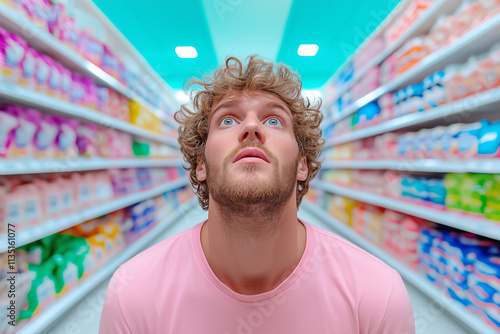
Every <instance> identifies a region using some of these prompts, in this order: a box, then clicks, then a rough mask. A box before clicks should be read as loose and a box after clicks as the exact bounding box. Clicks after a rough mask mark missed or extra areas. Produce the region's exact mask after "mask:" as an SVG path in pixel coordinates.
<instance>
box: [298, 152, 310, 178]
mask: <svg viewBox="0 0 500 334" xmlns="http://www.w3.org/2000/svg"><path fill="white" fill-rule="evenodd" d="M308 171H309V169H308V168H307V158H306V157H302V158H301V159H300V161H299V166H298V167H297V180H298V181H305V180H306V179H307V173H308Z"/></svg>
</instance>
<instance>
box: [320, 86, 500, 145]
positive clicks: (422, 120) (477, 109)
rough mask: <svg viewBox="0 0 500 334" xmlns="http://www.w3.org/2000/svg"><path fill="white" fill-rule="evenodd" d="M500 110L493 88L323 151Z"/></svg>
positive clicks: (367, 130)
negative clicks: (381, 135) (390, 133)
mask: <svg viewBox="0 0 500 334" xmlns="http://www.w3.org/2000/svg"><path fill="white" fill-rule="evenodd" d="M499 108H500V88H495V89H491V90H487V91H485V92H481V93H478V94H475V95H472V96H469V97H467V98H465V99H463V100H460V101H457V102H453V103H448V104H444V105H442V106H440V107H436V108H433V109H429V110H427V111H425V112H421V113H414V114H409V115H404V116H400V117H397V118H394V119H391V120H389V121H387V122H384V123H381V124H378V125H374V126H370V127H368V128H365V129H360V130H356V131H353V132H351V133H348V134H345V135H341V136H338V137H335V138H333V139H332V140H329V141H328V142H327V143H326V144H325V147H324V148H325V149H326V148H328V147H331V146H335V145H339V144H343V143H348V142H351V141H354V140H358V139H362V138H368V137H372V136H376V135H379V134H383V133H386V132H391V131H395V130H401V129H405V128H410V127H413V126H416V125H426V124H433V125H436V123H457V122H458V123H467V122H468V121H469V120H468V119H469V118H471V117H473V116H479V115H482V114H484V115H487V114H488V113H491V112H492V111H495V110H498V109H499Z"/></svg>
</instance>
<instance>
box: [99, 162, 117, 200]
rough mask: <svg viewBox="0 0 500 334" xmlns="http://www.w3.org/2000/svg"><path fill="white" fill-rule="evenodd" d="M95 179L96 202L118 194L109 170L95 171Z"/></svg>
mask: <svg viewBox="0 0 500 334" xmlns="http://www.w3.org/2000/svg"><path fill="white" fill-rule="evenodd" d="M118 172H119V170H118ZM94 180H95V201H96V202H103V201H107V200H110V199H112V198H113V197H114V196H115V195H116V194H115V193H114V191H113V183H112V175H111V172H110V171H109V170H107V171H102V172H97V173H95V174H94Z"/></svg>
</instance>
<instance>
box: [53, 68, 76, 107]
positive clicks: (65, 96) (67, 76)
mask: <svg viewBox="0 0 500 334" xmlns="http://www.w3.org/2000/svg"><path fill="white" fill-rule="evenodd" d="M56 67H57V69H58V70H59V72H60V73H61V93H60V98H61V99H62V100H64V101H69V100H70V92H71V91H70V89H71V83H72V82H73V79H72V76H71V72H70V70H68V69H67V68H65V67H64V66H62V65H61V64H59V63H56Z"/></svg>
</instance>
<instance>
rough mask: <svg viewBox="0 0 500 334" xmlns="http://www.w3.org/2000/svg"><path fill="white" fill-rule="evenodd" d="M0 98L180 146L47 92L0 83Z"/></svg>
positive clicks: (173, 140) (161, 136)
mask: <svg viewBox="0 0 500 334" xmlns="http://www.w3.org/2000/svg"><path fill="white" fill-rule="evenodd" d="M0 99H2V100H6V101H8V102H11V103H17V104H20V105H23V106H27V107H31V108H35V109H39V110H45V111H49V112H52V113H56V114H59V115H63V116H68V117H71V118H75V119H78V120H82V121H87V122H91V123H94V124H97V125H99V126H102V127H111V128H114V129H117V130H121V131H124V132H128V133H130V134H132V135H134V136H136V137H139V138H143V139H148V140H153V141H156V142H159V143H163V144H167V145H169V146H172V147H175V148H179V144H178V143H177V140H175V139H173V138H168V137H166V136H165V135H161V134H157V133H154V132H151V131H148V130H145V129H143V128H140V127H138V126H135V125H133V124H131V123H129V122H125V121H122V120H119V119H116V118H113V117H110V116H107V115H104V114H102V113H99V112H97V111H96V110H93V109H89V108H86V107H82V106H79V105H75V104H72V103H69V102H64V101H61V100H58V99H55V98H52V97H50V96H47V95H45V94H40V93H37V92H34V91H31V90H28V89H26V88H23V87H19V86H13V85H6V84H0Z"/></svg>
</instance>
